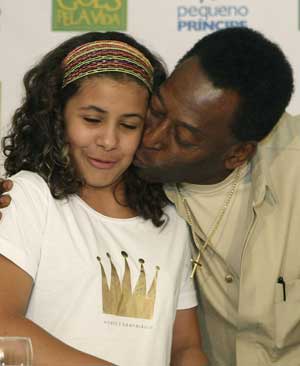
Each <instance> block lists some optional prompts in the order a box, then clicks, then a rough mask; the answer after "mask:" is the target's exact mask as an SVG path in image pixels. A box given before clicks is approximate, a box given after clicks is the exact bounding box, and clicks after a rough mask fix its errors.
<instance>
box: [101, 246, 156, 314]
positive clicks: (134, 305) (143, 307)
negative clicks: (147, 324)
mask: <svg viewBox="0 0 300 366" xmlns="http://www.w3.org/2000/svg"><path fill="white" fill-rule="evenodd" d="M121 254H122V256H123V258H124V262H125V263H124V264H125V271H124V275H123V279H122V280H121V279H120V278H119V276H118V273H117V270H116V267H115V266H114V264H113V262H112V260H111V257H110V255H109V253H106V255H107V257H108V258H109V261H110V267H111V271H110V273H111V279H110V286H109V285H108V281H107V276H106V273H105V270H104V267H103V264H102V262H101V258H100V257H97V260H98V261H99V264H100V267H101V274H102V304H103V305H102V306H103V313H105V314H112V315H117V316H127V317H132V318H142V319H152V317H153V312H154V305H155V298H156V286H157V278H158V271H159V267H158V266H156V271H155V275H154V278H153V280H152V284H151V286H150V289H149V290H148V291H147V287H146V273H145V269H144V263H145V261H144V259H139V263H140V274H139V278H138V280H137V283H136V285H135V288H134V290H133V291H132V289H131V271H130V267H129V264H128V261H127V257H128V255H127V253H126V252H122V253H121Z"/></svg>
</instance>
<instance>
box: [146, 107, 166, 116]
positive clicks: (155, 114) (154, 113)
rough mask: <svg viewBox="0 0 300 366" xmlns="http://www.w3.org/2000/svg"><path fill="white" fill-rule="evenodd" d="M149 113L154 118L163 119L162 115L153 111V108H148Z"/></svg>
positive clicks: (157, 111) (155, 110)
mask: <svg viewBox="0 0 300 366" xmlns="http://www.w3.org/2000/svg"><path fill="white" fill-rule="evenodd" d="M149 111H150V113H151V115H152V116H153V117H155V118H163V117H164V113H163V112H161V111H159V110H157V109H154V108H153V106H150V107H149Z"/></svg>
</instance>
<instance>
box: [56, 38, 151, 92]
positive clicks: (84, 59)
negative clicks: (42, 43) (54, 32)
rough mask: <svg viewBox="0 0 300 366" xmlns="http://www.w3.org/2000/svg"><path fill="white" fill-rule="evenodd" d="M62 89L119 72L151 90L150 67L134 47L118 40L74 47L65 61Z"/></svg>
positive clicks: (147, 61) (148, 62)
mask: <svg viewBox="0 0 300 366" xmlns="http://www.w3.org/2000/svg"><path fill="white" fill-rule="evenodd" d="M63 65H64V68H65V74H64V80H63V86H62V87H63V88H64V87H65V86H66V85H68V84H70V83H72V82H73V81H75V80H78V79H80V78H83V77H85V76H88V75H92V74H98V73H105V72H120V73H125V74H129V75H132V76H134V77H136V78H138V79H139V80H141V81H142V82H143V83H144V84H145V85H146V86H147V88H148V89H149V90H150V91H152V85H153V67H152V65H151V63H150V61H149V60H148V59H147V58H146V57H145V56H144V55H143V54H142V53H141V52H140V51H138V50H137V49H136V48H134V47H132V46H130V45H128V44H127V43H124V42H121V41H109V40H102V41H95V42H89V43H85V44H84V45H82V46H79V47H77V48H75V49H74V50H73V51H71V52H70V53H69V54H68V55H67V56H66V57H65V59H64V61H63Z"/></svg>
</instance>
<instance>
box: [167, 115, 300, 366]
mask: <svg viewBox="0 0 300 366" xmlns="http://www.w3.org/2000/svg"><path fill="white" fill-rule="evenodd" d="M251 175H252V186H253V197H254V199H253V210H252V213H251V215H252V220H251V225H250V226H249V230H248V234H247V238H246V240H245V243H244V249H243V254H242V262H241V274H240V277H239V278H238V277H237V276H236V275H235V274H234V273H233V271H232V270H231V268H230V267H229V265H228V264H227V263H226V262H225V261H224V259H223V258H222V257H221V256H220V254H219V253H218V251H217V250H215V249H213V248H211V247H208V250H207V251H205V254H204V257H203V259H202V260H203V262H204V265H203V267H202V269H201V270H199V269H198V270H197V283H198V284H199V289H200V299H201V308H200V313H201V316H202V318H203V319H202V324H201V326H202V334H203V337H204V341H205V348H206V351H207V353H208V355H209V358H210V360H211V365H212V366H256V365H257V366H269V365H270V366H271V365H272V366H279V365H280V366H297V365H300V116H297V117H292V116H290V115H288V114H284V116H283V117H282V118H281V120H280V121H279V123H278V125H277V126H276V127H275V129H274V131H272V133H271V134H270V135H269V136H268V137H267V138H266V139H265V140H264V141H263V142H261V143H260V144H259V148H258V151H257V153H256V155H255V157H254V159H253V160H252V162H251ZM166 192H167V194H168V196H169V198H170V199H171V200H172V201H173V202H174V203H175V205H176V207H177V210H178V212H179V214H180V215H181V216H183V217H184V218H185V219H186V216H185V211H184V208H183V205H182V203H181V200H180V199H179V197H178V194H177V191H176V189H175V187H174V186H172V185H168V186H166ZM193 215H194V216H193V225H194V228H195V230H196V233H197V234H198V236H199V237H202V238H203V237H205V236H204V234H203V232H202V230H201V222H198V221H197V213H196V212H194V213H193ZM238 229H239V228H238V223H237V228H236V230H238ZM193 249H194V251H196V250H195V249H196V248H193ZM280 276H281V277H283V279H284V281H285V291H286V299H285V300H286V301H284V294H283V285H282V284H281V283H277V282H278V278H279V277H280Z"/></svg>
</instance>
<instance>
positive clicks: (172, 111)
mask: <svg viewBox="0 0 300 366" xmlns="http://www.w3.org/2000/svg"><path fill="white" fill-rule="evenodd" d="M238 102H239V97H238V94H237V93H236V92H233V91H230V90H224V89H219V88H216V87H214V86H213V84H212V83H211V82H210V81H209V79H208V78H207V77H206V75H205V73H204V72H203V71H202V69H201V66H200V65H199V63H198V61H197V59H196V58H190V59H188V60H186V61H185V62H184V63H182V65H181V66H179V67H178V68H177V69H176V70H175V71H174V72H173V74H172V75H171V76H170V78H169V79H168V80H167V81H166V82H165V83H164V84H163V85H162V86H161V88H160V90H159V92H158V93H157V94H155V95H154V96H153V97H152V100H151V103H150V108H149V112H148V115H147V119H146V123H145V132H144V137H143V141H142V144H141V147H140V148H139V150H138V152H137V155H136V159H135V165H136V166H137V167H139V174H140V175H141V176H142V177H143V178H145V179H147V180H150V181H154V182H189V183H194V184H212V183H216V182H218V181H220V180H222V179H224V178H225V177H226V176H227V175H228V174H229V172H230V170H229V169H228V166H226V159H227V157H228V152H229V149H230V148H231V147H232V146H233V145H234V144H236V143H237V141H236V140H235V139H234V137H233V136H232V133H231V130H230V125H231V123H232V119H233V116H234V113H235V111H236V108H237V106H238Z"/></svg>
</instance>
